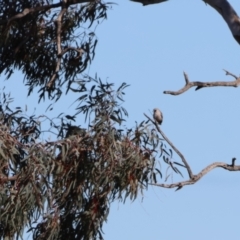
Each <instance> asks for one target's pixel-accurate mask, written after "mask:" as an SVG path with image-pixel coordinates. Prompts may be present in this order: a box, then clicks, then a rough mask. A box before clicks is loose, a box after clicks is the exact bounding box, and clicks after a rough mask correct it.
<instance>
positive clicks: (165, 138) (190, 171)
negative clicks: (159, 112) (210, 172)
mask: <svg viewBox="0 0 240 240" xmlns="http://www.w3.org/2000/svg"><path fill="white" fill-rule="evenodd" d="M144 115H145V117H146V118H147V119H149V120H150V121H151V122H152V123H153V124H154V125H155V126H156V128H157V130H158V132H159V133H160V134H161V135H162V137H163V139H164V140H165V141H166V142H167V143H168V144H169V145H170V147H171V148H172V149H173V150H174V151H175V152H176V153H177V155H178V156H179V157H180V158H181V160H182V162H183V164H184V166H185V167H186V169H187V171H188V176H189V178H190V179H193V178H194V175H193V173H192V170H191V167H190V166H189V164H188V162H187V160H186V159H185V157H184V156H183V154H182V153H181V152H180V151H179V150H178V149H177V148H176V147H175V146H174V145H173V143H172V142H171V141H170V140H169V139H168V138H167V136H166V135H165V134H164V133H163V131H162V130H161V129H160V127H159V125H158V124H157V123H156V122H155V121H153V120H152V119H151V118H150V117H148V116H147V115H146V114H145V113H144Z"/></svg>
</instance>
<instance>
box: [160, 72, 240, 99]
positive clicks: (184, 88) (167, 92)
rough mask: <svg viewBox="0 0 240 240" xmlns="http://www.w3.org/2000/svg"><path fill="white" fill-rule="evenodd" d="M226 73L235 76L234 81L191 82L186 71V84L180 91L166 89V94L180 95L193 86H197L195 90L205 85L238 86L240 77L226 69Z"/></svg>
mask: <svg viewBox="0 0 240 240" xmlns="http://www.w3.org/2000/svg"><path fill="white" fill-rule="evenodd" d="M224 71H225V73H226V75H230V76H232V77H234V78H235V80H234V81H231V82H224V81H217V82H198V81H197V82H190V81H189V78H188V75H187V74H186V73H185V72H184V73H183V75H184V79H185V82H186V84H185V86H184V87H183V88H181V89H179V90H178V91H164V92H163V93H165V94H171V95H175V96H176V95H180V94H182V93H184V92H186V91H187V90H188V89H190V88H192V87H196V88H195V90H196V91H197V90H199V89H201V88H205V87H238V86H239V85H240V77H237V76H235V75H234V74H232V73H230V72H228V71H226V70H224Z"/></svg>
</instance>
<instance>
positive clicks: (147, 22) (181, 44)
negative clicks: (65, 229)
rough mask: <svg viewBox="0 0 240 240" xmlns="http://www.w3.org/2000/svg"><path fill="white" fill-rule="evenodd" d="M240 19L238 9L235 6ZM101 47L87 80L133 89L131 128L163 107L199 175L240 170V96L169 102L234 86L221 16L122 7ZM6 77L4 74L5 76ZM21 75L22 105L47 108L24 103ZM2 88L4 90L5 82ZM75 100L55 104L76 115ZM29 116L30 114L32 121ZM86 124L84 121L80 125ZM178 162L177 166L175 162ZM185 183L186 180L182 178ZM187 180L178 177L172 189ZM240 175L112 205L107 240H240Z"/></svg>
mask: <svg viewBox="0 0 240 240" xmlns="http://www.w3.org/2000/svg"><path fill="white" fill-rule="evenodd" d="M230 3H231V4H232V5H233V6H234V8H235V10H236V11H237V12H238V13H239V14H240V2H239V1H237V0H230ZM96 33H97V35H98V39H99V44H98V46H97V50H96V57H95V60H94V61H93V64H92V65H91V67H90V68H89V69H88V71H87V72H88V73H89V74H92V75H94V74H95V73H96V72H97V73H98V75H99V76H100V77H101V78H102V79H103V80H105V79H106V80H108V81H109V82H114V83H115V85H116V86H118V85H120V84H121V83H122V82H127V83H128V84H130V85H131V86H130V87H129V88H128V89H127V90H126V97H125V103H124V104H123V106H124V107H125V108H126V109H127V110H128V112H129V119H128V121H127V123H126V125H127V126H128V127H131V126H134V125H135V121H138V122H140V121H142V120H144V116H143V113H147V114H149V110H151V111H152V109H153V108H154V107H159V108H160V109H161V110H162V112H163V115H164V122H163V125H162V130H163V131H164V133H165V134H166V135H167V136H168V137H169V138H170V140H171V141H172V142H173V143H174V144H175V146H176V147H177V148H178V149H179V150H180V151H181V152H182V153H183V155H184V156H185V158H186V159H187V160H188V163H189V164H190V166H191V167H192V170H193V172H194V173H198V172H199V171H200V170H201V169H202V168H204V167H206V166H207V165H208V164H210V163H212V162H216V161H221V162H228V163H230V162H231V159H232V157H236V158H237V161H236V164H238V165H239V164H240V128H239V119H240V89H239V88H223V87H219V88H208V89H202V90H199V91H197V92H196V91H194V89H190V90H189V91H187V92H185V93H184V94H182V95H179V96H170V95H164V94H163V91H164V90H178V89H179V88H181V87H182V86H183V85H184V83H185V82H184V78H183V71H185V72H186V73H187V74H188V75H189V79H190V80H191V81H220V80H221V81H228V80H229V81H232V80H233V78H232V77H230V76H225V74H224V72H223V69H226V70H228V71H230V72H232V73H234V74H235V75H239V72H240V45H238V43H237V42H236V41H235V40H234V39H233V37H232V35H231V33H230V30H229V29H228V27H227V25H226V23H225V22H224V21H223V19H222V18H221V16H220V15H219V14H218V13H217V12H216V11H215V10H214V9H212V8H211V7H210V6H206V4H205V3H204V2H203V1H201V0H198V1H187V0H181V1H180V0H170V1H167V2H165V3H161V4H156V5H152V6H147V7H142V6H141V4H137V3H134V2H130V1H128V0H122V1H118V5H113V8H112V10H110V11H109V14H108V20H107V21H105V22H103V23H102V24H101V25H100V26H99V27H98V28H97V31H96ZM1 78H2V79H4V76H1ZM21 79H22V76H21V74H20V73H18V74H16V75H15V76H14V79H11V80H9V81H5V82H4V85H6V86H7V89H11V93H12V96H13V97H15V99H16V103H18V105H22V106H23V105H24V104H27V105H28V107H29V109H30V110H29V111H32V109H33V108H34V107H37V109H38V110H37V112H38V113H39V114H40V113H42V112H43V111H45V106H47V105H48V104H47V103H46V104H43V105H38V103H37V97H36V95H35V96H31V97H28V98H27V97H26V92H27V91H26V89H25V88H23V87H22V81H21ZM2 83H3V82H2ZM74 99H75V96H74V97H73V98H72V99H71V98H70V99H69V100H68V101H60V102H59V103H57V104H56V109H57V110H59V111H66V112H71V109H72V110H73V109H74V108H73V107H70V105H71V104H72V102H73V100H74ZM29 114H31V112H30V113H29ZM80 124H84V123H80ZM173 158H174V159H175V160H179V159H178V157H177V155H176V154H174V156H173ZM184 176H185V177H187V174H186V173H185V174H184ZM176 180H179V178H178V177H176V176H174V177H173V179H172V181H173V182H174V181H176ZM239 203H240V173H239V172H228V171H224V170H222V169H215V170H213V171H212V172H210V173H209V174H208V175H206V176H205V177H204V178H202V179H201V180H200V181H199V182H198V183H196V184H195V185H192V186H186V187H184V188H183V189H181V190H180V191H177V192H175V191H174V190H172V189H162V188H158V187H149V189H148V190H147V191H145V192H144V195H143V196H139V197H138V198H137V200H136V201H135V202H129V201H127V202H126V203H125V204H122V203H114V204H113V205H112V208H111V212H110V215H109V219H108V222H107V223H106V224H105V225H104V232H105V239H106V240H112V239H115V240H122V239H126V240H132V239H138V240H146V239H151V240H159V239H163V240H172V239H180V240H192V239H194V240H202V239H218V240H225V239H231V240H235V239H236V240H238V239H239V227H240V208H239Z"/></svg>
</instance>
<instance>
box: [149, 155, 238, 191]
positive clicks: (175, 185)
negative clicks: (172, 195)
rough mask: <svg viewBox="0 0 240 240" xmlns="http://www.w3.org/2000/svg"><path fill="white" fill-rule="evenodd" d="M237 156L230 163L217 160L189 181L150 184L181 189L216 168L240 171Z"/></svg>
mask: <svg viewBox="0 0 240 240" xmlns="http://www.w3.org/2000/svg"><path fill="white" fill-rule="evenodd" d="M235 160H236V158H233V159H232V164H231V165H229V164H227V163H223V162H215V163H212V164H210V165H209V166H207V167H206V168H204V169H203V170H202V171H201V172H199V173H198V174H197V175H194V176H193V178H192V179H189V180H187V181H182V182H177V183H172V184H164V183H151V184H150V185H154V186H158V187H163V188H177V189H176V190H179V189H180V188H182V187H183V186H186V185H192V184H194V183H196V182H197V181H198V180H200V179H201V178H202V177H203V176H204V175H206V174H207V173H209V172H210V171H212V170H213V169H214V168H219V167H220V168H223V169H225V170H228V171H240V165H235V164H234V162H235Z"/></svg>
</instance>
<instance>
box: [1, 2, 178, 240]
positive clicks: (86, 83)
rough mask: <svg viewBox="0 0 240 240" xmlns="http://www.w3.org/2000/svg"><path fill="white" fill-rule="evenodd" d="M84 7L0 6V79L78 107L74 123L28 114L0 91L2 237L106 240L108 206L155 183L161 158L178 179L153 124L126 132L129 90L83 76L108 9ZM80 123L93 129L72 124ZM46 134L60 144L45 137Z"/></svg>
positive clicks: (96, 4) (98, 4)
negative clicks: (70, 97)
mask: <svg viewBox="0 0 240 240" xmlns="http://www.w3.org/2000/svg"><path fill="white" fill-rule="evenodd" d="M83 2H84V1H77V0H75V1H74V0H72V1H66V0H65V1H60V2H57V3H55V2H53V1H47V0H46V1H37V0H18V1H1V2H0V9H2V11H1V13H0V31H1V37H0V73H1V74H6V76H7V78H10V77H11V75H12V73H13V72H14V71H15V70H16V69H17V70H20V71H22V72H23V73H24V75H25V84H26V85H27V86H28V87H29V94H30V93H31V92H32V91H33V90H34V89H35V88H37V89H38V90H39V93H40V95H39V100H41V99H44V97H45V94H46V93H48V97H49V98H50V99H55V100H57V99H59V98H60V97H61V93H62V89H63V86H64V84H65V86H66V90H67V91H69V90H70V91H69V93H71V94H74V93H75V94H77V100H76V101H77V102H78V103H79V105H78V107H77V109H76V113H75V115H73V116H72V115H64V114H59V113H58V117H56V118H54V119H49V118H48V117H47V116H45V115H41V116H27V115H26V114H25V113H24V111H23V109H22V108H20V107H18V108H16V109H12V107H11V102H12V100H13V99H12V98H11V96H10V95H9V94H7V93H5V92H4V89H3V91H2V92H1V99H0V146H1V148H0V205H1V206H0V237H9V238H19V237H20V236H22V235H23V231H24V230H27V231H28V232H29V233H30V234H31V235H32V237H33V239H65V240H66V239H97V238H99V239H102V238H103V236H102V226H103V222H104V221H105V220H106V219H107V216H108V213H109V207H110V204H111V202H112V201H114V200H115V199H118V200H121V201H125V200H126V199H127V198H130V199H131V200H134V199H135V198H136V197H137V195H138V193H139V191H140V192H141V191H142V190H143V189H144V188H147V186H148V184H149V183H150V182H156V181H157V178H158V177H161V176H162V173H161V171H160V169H158V168H156V164H157V163H158V159H159V157H161V156H163V159H164V161H165V162H166V164H167V165H168V166H169V167H170V168H172V169H173V170H174V171H175V172H177V173H179V171H178V169H177V168H176V167H175V165H174V163H172V162H171V161H170V157H171V151H170V152H169V151H168V150H167V149H166V147H165V146H164V144H163V141H162V139H160V138H159V136H158V133H157V132H156V130H155V127H154V125H153V124H152V123H151V122H149V121H143V122H141V123H140V124H137V123H136V126H135V127H134V128H132V129H127V128H126V127H125V128H123V127H122V126H123V125H122V124H123V122H124V121H125V118H126V117H127V111H126V110H125V109H124V108H123V107H122V101H123V95H124V89H125V88H126V87H127V84H126V83H123V84H122V85H121V86H119V87H118V88H117V89H115V90H114V85H113V84H111V83H103V82H102V81H101V79H100V78H99V77H97V76H95V77H94V78H92V77H90V76H86V75H83V74H82V75H81V77H80V78H79V74H80V73H83V71H84V70H85V69H86V67H87V66H88V64H90V63H91V61H92V59H93V58H94V54H95V47H96V43H97V38H96V36H95V33H94V31H92V30H91V29H92V28H95V26H96V24H98V23H99V21H101V20H102V19H105V18H106V16H107V15H106V13H107V9H108V7H109V6H108V5H107V4H105V3H103V2H101V1H90V2H89V3H83ZM77 76H78V78H77ZM16 84H19V83H16ZM79 116H80V117H81V118H82V119H85V120H86V121H87V122H88V128H87V129H82V128H81V127H79V126H76V123H74V121H75V120H76V118H77V117H79ZM43 121H45V124H46V121H48V126H49V127H48V129H47V130H45V129H43V125H42V123H43ZM44 131H49V132H51V133H55V134H56V139H57V140H56V141H51V142H50V141H49V140H47V139H45V140H43V139H42V138H40V137H41V133H43V132H44ZM159 151H160V152H161V155H160V156H159V154H158V153H159Z"/></svg>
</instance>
